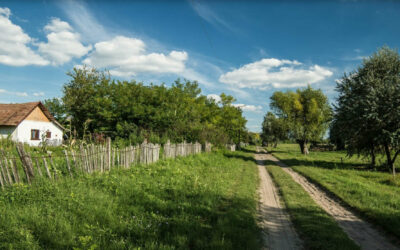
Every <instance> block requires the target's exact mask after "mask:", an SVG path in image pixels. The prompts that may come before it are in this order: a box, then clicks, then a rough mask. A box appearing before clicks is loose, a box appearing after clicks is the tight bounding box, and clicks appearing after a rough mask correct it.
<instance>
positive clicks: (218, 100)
mask: <svg viewBox="0 0 400 250" xmlns="http://www.w3.org/2000/svg"><path fill="white" fill-rule="evenodd" d="M207 99H212V100H214V101H215V102H220V101H221V97H220V96H219V95H217V94H209V95H207Z"/></svg>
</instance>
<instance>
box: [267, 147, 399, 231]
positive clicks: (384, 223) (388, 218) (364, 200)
mask: <svg viewBox="0 0 400 250" xmlns="http://www.w3.org/2000/svg"><path fill="white" fill-rule="evenodd" d="M271 152H272V153H273V155H275V156H276V157H278V158H279V159H280V160H282V161H283V162H285V163H286V164H287V165H289V166H291V167H292V168H293V169H294V170H295V171H297V172H299V173H301V174H302V175H304V176H306V177H307V178H309V179H310V180H312V181H313V182H315V183H317V184H319V185H320V186H322V187H323V188H325V189H326V190H328V191H329V192H331V193H333V194H335V195H336V196H337V197H339V198H340V199H342V200H343V201H344V202H345V203H346V204H348V205H349V206H350V207H352V208H353V209H355V210H356V211H358V212H359V213H361V214H362V215H363V216H364V217H365V218H367V219H369V220H370V221H372V222H373V223H374V224H376V225H379V226H380V227H381V228H383V229H384V230H385V231H386V232H388V233H390V234H392V235H394V236H396V237H397V238H400V196H399V193H400V179H399V178H398V177H396V178H394V177H393V176H392V175H391V174H390V173H389V172H388V171H383V172H382V171H373V170H370V169H369V159H367V158H360V157H356V156H354V157H351V158H350V157H347V155H346V152H345V151H327V152H310V154H309V155H307V156H305V155H302V154H301V153H300V152H299V150H298V145H295V144H281V145H278V147H277V148H274V149H271ZM384 160H385V158H384V156H377V161H384ZM299 188H300V187H299Z"/></svg>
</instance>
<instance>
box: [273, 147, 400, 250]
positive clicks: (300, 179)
mask: <svg viewBox="0 0 400 250" xmlns="http://www.w3.org/2000/svg"><path fill="white" fill-rule="evenodd" d="M267 160H269V161H272V162H274V163H275V164H277V165H278V166H280V167H282V169H283V170H284V171H285V172H287V173H288V174H289V175H290V176H291V177H292V178H293V179H294V180H295V181H296V182H297V183H298V184H300V185H301V186H302V187H303V188H304V190H306V191H307V192H308V193H309V195H310V196H311V198H312V199H313V200H314V201H315V202H316V203H317V204H318V205H319V206H321V207H322V208H323V209H324V210H325V211H326V212H327V213H328V214H330V215H331V216H332V217H333V218H334V219H335V220H336V222H337V223H338V224H339V226H340V227H341V228H342V229H343V231H345V232H346V233H347V235H348V236H349V237H350V238H351V239H352V240H353V241H354V242H355V243H356V244H358V245H359V246H360V247H361V249H366V250H376V249H382V250H392V249H393V250H394V249H400V248H398V247H396V246H395V245H393V244H392V243H391V242H390V241H389V240H388V239H386V237H385V236H383V235H382V234H381V233H380V232H379V231H378V230H376V229H375V228H374V227H373V226H372V225H371V224H370V223H368V222H366V221H364V220H362V219H361V218H360V217H358V216H357V215H356V214H354V213H353V212H352V211H350V210H349V209H348V208H346V207H344V206H342V205H341V204H340V203H339V202H337V201H336V200H334V199H332V198H331V197H329V196H330V195H328V194H327V193H326V192H325V191H323V190H322V189H321V188H319V187H318V186H317V185H315V184H313V183H311V182H310V181H308V180H307V178H305V177H304V176H302V175H300V174H299V173H297V172H295V171H294V170H293V169H291V168H290V167H288V166H287V165H286V164H284V163H283V162H281V161H279V160H278V159H277V158H275V157H274V156H272V155H271V154H268V155H267Z"/></svg>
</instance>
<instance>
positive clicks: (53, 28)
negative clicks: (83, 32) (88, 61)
mask: <svg viewBox="0 0 400 250" xmlns="http://www.w3.org/2000/svg"><path fill="white" fill-rule="evenodd" d="M44 30H45V32H46V33H47V35H46V37H47V40H48V41H47V43H39V44H38V45H39V52H40V53H41V54H42V55H43V56H45V57H46V58H48V59H49V60H50V61H51V62H52V64H54V65H60V64H63V63H66V62H69V61H71V59H72V58H74V57H76V58H79V57H82V56H84V55H86V54H87V53H88V52H89V50H91V48H92V47H91V46H90V45H89V46H84V45H83V44H82V43H81V41H80V35H79V34H78V33H76V32H74V30H73V29H72V27H71V26H70V25H69V23H67V22H64V21H61V20H60V19H58V18H53V19H52V20H51V21H50V23H49V24H47V25H46V26H45V27H44Z"/></svg>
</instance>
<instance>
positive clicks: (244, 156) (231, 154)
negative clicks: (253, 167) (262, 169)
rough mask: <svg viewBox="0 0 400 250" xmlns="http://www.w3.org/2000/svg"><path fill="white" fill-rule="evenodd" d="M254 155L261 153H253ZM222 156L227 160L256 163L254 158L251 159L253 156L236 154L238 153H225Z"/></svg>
mask: <svg viewBox="0 0 400 250" xmlns="http://www.w3.org/2000/svg"><path fill="white" fill-rule="evenodd" d="M254 153H255V154H261V153H257V152H254ZM224 156H225V157H227V158H236V159H241V160H244V161H252V162H256V160H255V159H254V157H253V155H250V156H249V155H244V154H238V153H235V152H229V151H228V152H226V153H224Z"/></svg>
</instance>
